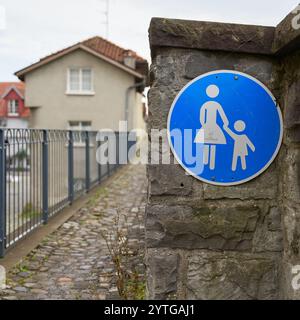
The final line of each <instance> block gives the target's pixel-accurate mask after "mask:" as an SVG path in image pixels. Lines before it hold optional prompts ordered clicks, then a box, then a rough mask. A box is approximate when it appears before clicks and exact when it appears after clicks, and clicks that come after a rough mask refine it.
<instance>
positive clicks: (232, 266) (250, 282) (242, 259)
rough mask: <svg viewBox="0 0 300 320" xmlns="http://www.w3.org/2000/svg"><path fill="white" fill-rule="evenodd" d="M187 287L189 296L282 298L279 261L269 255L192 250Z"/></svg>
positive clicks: (189, 297) (232, 298) (248, 298)
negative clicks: (280, 293)
mask: <svg viewBox="0 0 300 320" xmlns="http://www.w3.org/2000/svg"><path fill="white" fill-rule="evenodd" d="M186 287H187V298H188V299H200V300H211V299H220V300H236V299H243V300H244V299H245V300H252V299H255V300H256V299H278V298H279V290H278V288H279V275H278V261H277V259H276V258H275V257H268V256H266V255H264V256H262V255H257V254H242V253H227V252H225V253H214V252H201V251H200V252H199V251H192V252H191V253H190V254H189V257H188V271H187V284H186Z"/></svg>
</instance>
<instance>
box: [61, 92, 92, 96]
mask: <svg viewBox="0 0 300 320" xmlns="http://www.w3.org/2000/svg"><path fill="white" fill-rule="evenodd" d="M66 95H67V96H94V95H95V92H94V91H86V92H84V91H67V92H66Z"/></svg>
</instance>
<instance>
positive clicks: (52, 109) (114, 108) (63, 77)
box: [25, 49, 138, 130]
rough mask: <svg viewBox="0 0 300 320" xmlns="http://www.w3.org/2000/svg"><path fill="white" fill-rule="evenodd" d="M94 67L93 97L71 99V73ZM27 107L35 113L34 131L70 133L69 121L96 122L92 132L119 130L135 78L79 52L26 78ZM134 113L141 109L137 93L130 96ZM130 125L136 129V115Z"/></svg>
mask: <svg viewBox="0 0 300 320" xmlns="http://www.w3.org/2000/svg"><path fill="white" fill-rule="evenodd" d="M70 67H91V68H92V69H93V75H94V91H95V95H93V96H76V95H67V94H66V91H67V70H68V68H70ZM25 82H26V94H25V103H26V105H27V106H28V107H31V110H32V121H31V124H30V125H31V127H32V128H48V129H68V122H69V121H92V129H93V130H98V129H101V128H110V129H113V130H118V126H119V121H120V120H124V119H125V96H126V90H127V88H128V87H130V86H132V85H134V83H135V79H134V76H132V75H130V74H128V73H126V72H124V71H123V70H121V69H119V68H117V67H115V66H113V65H110V64H109V63H107V62H105V61H102V60H101V59H99V58H96V57H94V56H93V55H91V54H89V53H86V52H84V51H82V50H80V49H79V50H77V51H75V52H73V53H70V54H68V55H66V56H64V57H61V58H60V59H57V60H55V61H53V62H51V63H49V64H47V65H44V66H43V67H41V68H39V69H36V70H34V71H32V72H30V73H28V74H27V75H26V77H25ZM130 95H131V96H130V102H131V103H132V106H131V110H132V111H133V109H134V108H135V109H136V108H137V104H138V103H137V102H138V98H137V97H136V92H135V90H132V91H131V93H130ZM129 123H130V125H131V126H132V123H133V114H132V113H131V114H130V119H129Z"/></svg>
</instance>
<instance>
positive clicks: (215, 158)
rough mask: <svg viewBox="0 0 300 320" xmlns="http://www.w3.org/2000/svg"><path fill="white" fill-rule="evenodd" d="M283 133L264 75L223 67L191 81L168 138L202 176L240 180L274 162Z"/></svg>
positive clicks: (213, 181) (211, 179) (170, 121)
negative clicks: (224, 68) (253, 75)
mask: <svg viewBox="0 0 300 320" xmlns="http://www.w3.org/2000/svg"><path fill="white" fill-rule="evenodd" d="M282 136H283V125H282V115H281V111H280V108H279V106H278V105H277V103H276V100H275V98H274V96H273V95H272V93H271V92H270V91H269V90H268V88H267V87H266V86H265V85H264V84H262V83H261V82H260V81H259V80H257V79H255V78H254V77H252V76H250V75H247V74H245V73H241V72H237V71H231V70H218V71H213V72H209V73H206V74H203V75H201V76H199V77H197V78H196V79H194V80H193V81H191V82H190V83H188V84H187V85H186V86H185V87H184V88H183V89H182V90H181V91H180V93H179V94H178V95H177V97H176V99H175V101H174V102H173V105H172V107H171V109H170V112H169V118H168V138H169V144H170V147H171V149H172V152H173V154H174V156H175V158H176V160H177V161H178V162H179V164H180V165H181V166H182V167H183V168H184V169H185V170H186V171H187V172H188V173H189V174H191V175H193V176H194V177H196V178H197V179H199V180H201V181H204V182H207V183H210V184H214V185H223V186H230V185H237V184H241V183H245V182H247V181H249V180H251V179H254V178H255V177H257V176H258V175H259V174H261V173H262V172H263V171H265V170H266V169H267V168H268V167H269V165H270V164H271V163H272V162H273V160H274V159H275V157H276V155H277V154H278V152H279V149H280V146H281V143H282Z"/></svg>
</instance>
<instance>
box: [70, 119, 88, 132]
mask: <svg viewBox="0 0 300 320" xmlns="http://www.w3.org/2000/svg"><path fill="white" fill-rule="evenodd" d="M69 128H70V130H79V131H91V129H92V122H91V121H70V122H69Z"/></svg>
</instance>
